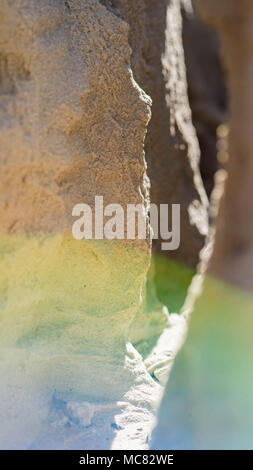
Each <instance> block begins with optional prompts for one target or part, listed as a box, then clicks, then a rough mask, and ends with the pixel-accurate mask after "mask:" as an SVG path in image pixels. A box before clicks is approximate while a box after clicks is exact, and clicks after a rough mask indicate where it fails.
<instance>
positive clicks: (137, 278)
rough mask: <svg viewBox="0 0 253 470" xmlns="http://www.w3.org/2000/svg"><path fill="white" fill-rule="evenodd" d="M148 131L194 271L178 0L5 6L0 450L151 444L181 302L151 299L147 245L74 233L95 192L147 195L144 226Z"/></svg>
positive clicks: (200, 227)
mask: <svg viewBox="0 0 253 470" xmlns="http://www.w3.org/2000/svg"><path fill="white" fill-rule="evenodd" d="M130 46H131V47H130ZM152 103H153V104H152ZM151 105H152V117H151ZM150 118H151V120H150ZM146 133H147V136H146ZM145 136H146V139H145ZM144 140H145V151H146V160H147V163H148V174H149V177H150V180H151V188H152V189H151V201H152V202H156V203H168V204H171V203H173V202H175V203H179V204H181V232H182V241H181V248H180V250H179V251H178V252H175V253H174V254H171V255H173V257H174V258H176V259H178V260H181V261H183V262H186V263H189V264H191V265H196V264H197V262H198V256H199V250H200V248H201V247H202V246H203V243H204V238H205V234H206V233H207V217H206V210H207V198H206V195H205V192H204V190H203V187H202V184H201V180H200V176H199V170H198V159H199V150H198V145H197V140H196V136H195V132H194V129H193V127H192V124H191V114H190V110H189V105H188V100H187V94H186V79H185V68H184V60H183V49H182V41H181V15H180V2H179V1H178V0H172V1H170V2H169V1H165V0H162V1H161V5H160V8H159V9H157V8H156V6H155V2H151V1H145V0H136V1H135V2H132V1H122V2H121V1H116V0H115V2H114V1H112V2H107V1H103V2H99V1H98V0H85V1H82V0H68V1H62V0H15V1H13V0H2V1H1V3H0V220H1V226H0V284H1V285H0V349H1V354H0V356H1V360H0V374H1V390H0V446H1V448H67V449H68V448H89V449H92V448H95V449H97V448H102V449H107V448H124V449H127V448H130V449H133V448H138V449H139V448H140V449H142V448H147V447H148V439H149V436H150V433H151V431H152V427H153V424H154V417H155V413H156V409H157V407H158V405H159V401H160V398H161V396H162V393H163V387H164V383H165V382H166V380H167V376H168V370H169V368H170V367H171V364H172V361H173V358H174V355H175V354H176V352H177V350H178V348H179V347H180V345H181V343H182V341H183V339H184V335H185V332H186V324H187V315H188V313H189V311H190V309H191V307H189V306H188V307H187V308H186V312H187V315H186V314H185V315H183V316H182V317H180V316H179V315H177V314H174V315H170V316H169V315H168V312H167V310H166V308H162V306H161V305H160V303H159V302H158V301H157V300H156V298H155V296H153V298H152V302H151V304H149V305H147V302H146V278H147V273H148V270H149V267H150V260H151V247H150V242H149V240H148V239H147V240H132V241H123V240H122V241H116V240H82V241H77V240H75V239H74V238H73V237H72V234H71V228H72V224H73V217H72V209H73V206H74V205H75V204H77V203H83V202H84V203H87V204H89V205H90V206H91V207H92V208H93V209H94V198H95V196H96V195H102V196H103V197H104V205H106V204H109V203H118V204H121V205H122V206H123V208H125V207H126V205H127V204H129V203H133V204H137V203H142V204H143V206H144V217H145V220H146V225H147V230H149V219H148V208H149V186H150V183H149V180H148V177H147V164H146V161H145V156H144ZM149 297H150V295H149ZM159 335H161V336H160V339H159V340H158V343H157V347H156V348H155V350H154V351H153V352H152V348H153V346H154V345H155V342H156V341H157V339H158V337H159ZM132 343H134V344H132ZM137 343H138V344H139V345H141V344H142V345H144V346H145V345H146V346H145V347H144V346H143V347H142V349H141V348H140V349H139V351H144V350H145V354H144V353H143V352H142V354H143V355H141V354H140V352H138V350H137V349H138V348H137V345H136V344H137ZM135 346H136V347H135ZM145 348H146V349H145Z"/></svg>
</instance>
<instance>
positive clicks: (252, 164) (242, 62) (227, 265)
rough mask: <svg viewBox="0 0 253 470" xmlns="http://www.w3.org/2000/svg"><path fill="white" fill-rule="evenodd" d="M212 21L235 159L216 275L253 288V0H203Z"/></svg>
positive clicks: (219, 225) (204, 13)
mask: <svg viewBox="0 0 253 470" xmlns="http://www.w3.org/2000/svg"><path fill="white" fill-rule="evenodd" d="M196 3H197V5H198V6H199V9H200V12H201V13H202V16H203V18H204V19H205V20H206V22H207V23H208V24H210V25H212V27H214V28H216V29H217V31H218V32H219V34H220V37H221V40H222V47H223V57H224V62H225V65H226V69H227V72H228V86H229V96H230V119H229V129H230V134H229V162H228V164H227V165H226V169H227V182H226V188H225V194H224V196H223V198H222V201H221V207H220V211H219V215H218V218H217V234H216V242H215V247H214V256H213V260H212V264H211V267H210V269H211V271H212V273H214V274H216V275H218V276H220V277H222V278H223V279H225V280H227V281H232V282H233V283H235V284H237V285H239V286H241V287H243V288H247V289H252V253H253V250H252V233H253V217H252V212H253V204H252V197H251V188H252V179H253V169H252V168H253V161H252V157H251V154H252V148H253V137H252V109H253V107H252V99H253V94H252V62H251V59H250V54H251V49H252V40H253V33H252V20H253V4H252V2H251V1H250V0H243V1H241V2H237V1H236V0H231V1H230V0H221V1H216V0H208V1H202V0H198V1H197V2H196Z"/></svg>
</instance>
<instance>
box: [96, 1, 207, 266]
mask: <svg viewBox="0 0 253 470" xmlns="http://www.w3.org/2000/svg"><path fill="white" fill-rule="evenodd" d="M104 3H106V4H107V5H110V6H111V7H113V8H114V9H115V11H116V13H117V14H118V15H119V16H121V17H122V18H124V19H125V20H126V21H127V22H128V23H129V25H130V31H129V43H130V45H131V48H132V55H131V65H132V69H133V74H134V77H135V79H136V81H137V82H138V83H139V85H140V86H141V87H142V88H143V90H144V91H145V92H146V93H147V94H148V95H149V96H150V97H151V99H152V116H151V120H150V123H149V126H148V132H147V136H146V139H145V151H146V159H147V164H148V176H149V178H150V181H151V195H150V199H151V202H154V203H156V204H157V205H159V204H169V206H170V205H171V204H173V203H176V204H181V244H180V248H179V249H178V250H176V251H174V252H173V251H171V252H168V253H166V254H168V255H169V256H170V257H171V258H173V259H176V260H177V261H180V262H182V263H184V264H185V263H186V264H189V265H190V266H196V264H197V263H198V260H199V251H200V249H201V248H202V246H203V244H204V240H205V235H206V230H207V220H206V217H207V214H206V210H207V205H208V203H207V199H206V195H205V192H204V190H203V185H202V181H201V179H200V174H199V147H198V143H197V139H196V134H195V130H194V128H193V126H192V121H191V112H190V108H189V103H188V97H187V85H186V74H185V65H184V52H183V46H182V37H181V35H182V19H181V11H180V5H181V2H180V1H179V0H172V1H171V0H162V1H160V2H159V8H157V4H156V3H155V2H153V1H152V0H137V1H135V2H131V1H124V0H108V1H105V0H104ZM169 224H171V221H169ZM153 248H154V249H157V250H160V241H158V242H156V241H154V243H153Z"/></svg>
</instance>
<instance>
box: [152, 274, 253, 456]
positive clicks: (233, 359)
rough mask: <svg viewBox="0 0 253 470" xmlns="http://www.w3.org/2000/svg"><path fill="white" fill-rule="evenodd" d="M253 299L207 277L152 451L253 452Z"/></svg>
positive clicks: (165, 401) (178, 358)
mask: <svg viewBox="0 0 253 470" xmlns="http://www.w3.org/2000/svg"><path fill="white" fill-rule="evenodd" d="M252 362H253V299H252V297H251V296H250V295H249V294H247V293H245V292H241V291H239V290H237V289H236V288H234V287H232V286H228V285H225V284H223V283H221V282H219V281H216V280H213V279H208V280H207V281H206V283H205V288H204V292H203V294H202V296H201V298H200V300H199V301H198V303H197V306H196V308H195V311H194V313H193V315H192V318H191V322H190V328H189V334H188V338H187V341H186V343H185V344H184V346H183V348H182V350H181V352H180V353H179V355H178V357H177V358H176V361H175V364H174V367H173V370H172V373H171V376H170V379H169V382H168V384H167V388H166V393H165V396H164V399H163V401H162V406H161V409H160V412H159V417H158V424H157V427H156V429H155V430H154V433H153V440H152V444H151V448H152V449H253V367H252Z"/></svg>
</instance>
